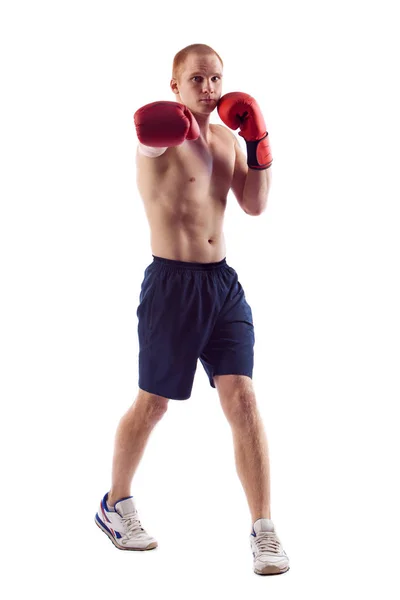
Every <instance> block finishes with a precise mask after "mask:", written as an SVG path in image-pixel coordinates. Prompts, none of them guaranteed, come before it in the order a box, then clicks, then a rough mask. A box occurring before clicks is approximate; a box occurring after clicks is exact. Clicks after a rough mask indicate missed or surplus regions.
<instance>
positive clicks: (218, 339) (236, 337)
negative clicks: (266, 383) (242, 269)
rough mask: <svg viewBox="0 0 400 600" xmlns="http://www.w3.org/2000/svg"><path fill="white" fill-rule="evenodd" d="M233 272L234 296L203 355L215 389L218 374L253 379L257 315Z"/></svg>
mask: <svg viewBox="0 0 400 600" xmlns="http://www.w3.org/2000/svg"><path fill="white" fill-rule="evenodd" d="M233 273H234V277H233V284H232V287H231V290H230V293H229V295H228V297H227V299H226V302H225V304H224V306H223V308H222V310H221V312H220V314H219V316H218V319H217V321H216V323H215V326H214V328H213V331H212V334H211V336H210V338H209V340H208V342H207V344H206V346H205V347H204V349H203V351H202V354H201V356H200V360H201V362H202V364H203V367H204V368H205V370H206V372H207V374H208V376H209V379H210V385H211V386H212V387H215V382H214V375H246V376H247V377H250V378H252V376H253V367H254V344H255V333H254V324H253V315H252V310H251V307H250V305H249V304H248V302H247V300H246V297H245V293H244V290H243V288H242V286H241V284H240V282H239V280H238V277H237V274H236V272H235V271H233Z"/></svg>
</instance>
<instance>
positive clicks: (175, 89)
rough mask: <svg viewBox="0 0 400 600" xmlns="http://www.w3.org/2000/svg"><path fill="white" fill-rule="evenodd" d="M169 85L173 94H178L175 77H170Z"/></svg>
mask: <svg viewBox="0 0 400 600" xmlns="http://www.w3.org/2000/svg"><path fill="white" fill-rule="evenodd" d="M170 86H171V90H172V91H173V92H174V94H179V90H178V82H177V81H176V79H174V78H172V79H171V81H170Z"/></svg>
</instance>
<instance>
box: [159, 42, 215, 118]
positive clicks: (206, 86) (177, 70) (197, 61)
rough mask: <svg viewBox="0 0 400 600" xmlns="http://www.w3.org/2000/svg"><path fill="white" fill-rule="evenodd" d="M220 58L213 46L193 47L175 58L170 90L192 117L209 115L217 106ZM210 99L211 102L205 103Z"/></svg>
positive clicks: (184, 50) (197, 45)
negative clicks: (192, 114) (194, 114)
mask: <svg viewBox="0 0 400 600" xmlns="http://www.w3.org/2000/svg"><path fill="white" fill-rule="evenodd" d="M222 70H223V62H222V59H221V57H220V56H219V55H218V54H217V53H216V52H215V50H213V49H212V48H211V47H210V46H206V45H205V44H192V45H191V46H187V47H186V48H183V49H182V50H180V51H179V52H178V54H176V55H175V58H174V62H173V66H172V79H171V83H170V85H171V89H172V91H173V93H174V94H175V100H176V102H181V103H182V104H185V105H186V106H187V107H188V108H189V109H190V110H191V111H192V112H193V113H198V114H203V115H208V114H210V113H211V112H212V111H213V110H214V109H215V108H216V106H217V102H218V100H219V99H220V97H221V93H222ZM207 98H211V99H212V102H204V100H205V99H207Z"/></svg>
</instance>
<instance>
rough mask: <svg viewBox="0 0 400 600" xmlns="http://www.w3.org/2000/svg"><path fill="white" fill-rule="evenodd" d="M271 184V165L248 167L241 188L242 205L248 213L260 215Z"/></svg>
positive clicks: (265, 203) (265, 204) (265, 205)
mask: <svg viewBox="0 0 400 600" xmlns="http://www.w3.org/2000/svg"><path fill="white" fill-rule="evenodd" d="M270 185H271V167H268V169H262V170H257V169H249V170H248V173H247V176H246V182H245V184H244V189H243V205H244V207H245V211H246V212H247V213H248V214H250V215H254V216H256V215H260V214H261V213H262V212H264V210H265V209H266V207H267V200H268V194H269V190H270Z"/></svg>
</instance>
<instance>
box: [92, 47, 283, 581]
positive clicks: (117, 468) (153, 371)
mask: <svg viewBox="0 0 400 600" xmlns="http://www.w3.org/2000/svg"><path fill="white" fill-rule="evenodd" d="M222 71H223V63H222V60H221V58H220V56H219V55H218V54H217V53H216V52H215V51H214V50H213V49H212V48H210V47H209V46H205V45H203V44H193V45H191V46H188V47H187V48H184V49H183V50H181V51H180V52H178V54H177V55H176V56H175V58H174V63H173V77H172V79H171V83H170V85H171V89H172V91H173V93H174V94H175V102H162V101H160V102H153V103H151V104H148V105H146V106H144V107H142V108H141V109H139V110H138V111H137V112H136V113H135V125H136V131H137V135H138V138H139V145H138V150H137V185H138V189H139V192H140V194H141V196H142V199H143V202H144V206H145V211H146V215H147V218H148V221H149V224H150V230H151V249H152V255H153V262H152V263H151V264H150V265H149V266H148V267H147V268H146V270H145V276H144V280H143V283H142V287H141V293H140V304H139V307H138V309H137V315H138V319H139V325H138V334H139V348H140V351H139V392H138V396H137V398H136V400H135V402H134V403H133V405H132V406H131V408H130V409H129V410H128V412H127V413H126V414H125V415H124V416H123V417H122V419H121V421H120V423H119V426H118V429H117V433H116V439H115V451H114V459H113V472H112V486H111V490H110V491H109V492H108V493H106V494H105V496H104V497H103V499H102V501H101V503H100V509H99V511H98V513H97V514H96V524H97V525H98V526H99V527H100V528H101V529H102V531H104V533H106V534H107V535H108V537H109V538H110V539H111V541H112V542H113V543H114V545H115V546H116V547H117V548H119V549H122V550H149V549H152V548H156V547H157V541H156V540H155V539H154V538H153V537H151V536H149V535H148V534H147V532H146V531H145V530H144V529H143V528H142V526H141V523H140V521H139V518H138V513H137V510H136V507H135V504H134V501H133V497H132V496H131V495H130V487H131V481H132V478H133V475H134V473H135V471H136V468H137V466H138V464H139V461H140V459H141V457H142V455H143V452H144V449H145V446H146V443H147V440H148V438H149V436H150V433H151V431H152V430H153V428H154V426H155V425H156V423H157V422H158V421H159V420H160V419H161V417H162V415H163V414H164V413H165V411H166V410H167V407H168V402H169V400H170V399H174V400H186V399H188V398H189V397H190V395H191V391H192V386H193V380H194V375H195V371H196V367H197V362H198V359H200V361H201V362H202V365H203V367H204V369H205V371H206V373H207V375H208V377H209V381H210V385H211V386H212V387H214V388H215V387H216V388H217V391H218V395H219V398H220V401H221V405H222V408H223V412H224V414H225V415H226V417H227V419H228V422H229V424H230V425H231V428H232V436H233V442H234V449H235V460H236V467H237V472H238V475H239V478H240V481H241V483H242V485H243V488H244V491H245V494H246V497H247V500H248V504H249V508H250V512H251V518H252V527H251V535H250V545H251V549H252V552H253V557H254V572H255V573H258V574H260V575H270V574H278V573H284V572H286V571H287V570H288V569H289V561H288V558H287V555H286V553H285V552H284V550H283V548H282V545H281V543H280V540H279V538H278V536H277V534H276V532H275V528H274V524H273V522H272V520H271V512H270V477H269V457H268V446H267V439H266V436H265V431H264V427H263V424H262V421H261V418H260V414H259V411H258V408H257V405H256V399H255V393H254V389H253V384H252V372H253V347H254V326H253V320H252V312H251V308H250V306H249V305H248V303H247V301H246V299H245V295H244V292H243V289H242V286H241V285H240V283H239V281H238V276H237V273H236V272H235V270H234V269H233V268H232V267H230V266H228V264H227V263H226V258H225V254H226V249H225V239H224V234H223V231H222V228H223V219H224V212H225V208H226V202H227V195H228V192H229V190H230V189H231V190H232V191H233V193H234V195H235V197H236V199H237V201H238V202H239V205H240V206H241V208H242V209H243V210H244V212H245V213H247V214H248V215H254V216H256V215H260V214H261V213H262V212H263V211H264V210H265V207H266V203H267V197H268V192H269V188H270V176H271V175H270V169H269V167H270V165H271V163H272V157H271V152H270V148H269V138H268V134H267V132H266V129H265V123H264V120H263V117H262V114H261V111H260V108H259V107H258V105H257V103H256V101H255V100H254V99H253V98H251V97H250V96H249V95H248V94H242V93H239V92H233V93H230V94H226V95H225V96H222V94H221V90H222ZM216 108H217V110H218V114H219V116H220V118H221V120H222V121H223V122H224V123H225V124H226V125H228V127H229V128H230V129H233V130H235V129H238V128H239V127H240V133H239V135H242V136H243V138H244V139H245V140H246V145H247V160H246V156H245V154H244V153H243V152H242V150H241V149H240V146H239V144H238V141H237V138H236V137H235V135H234V134H233V133H232V132H231V131H230V129H228V128H227V127H225V126H223V125H214V124H210V122H209V120H210V114H211V113H212V111H213V110H215V109H216Z"/></svg>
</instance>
